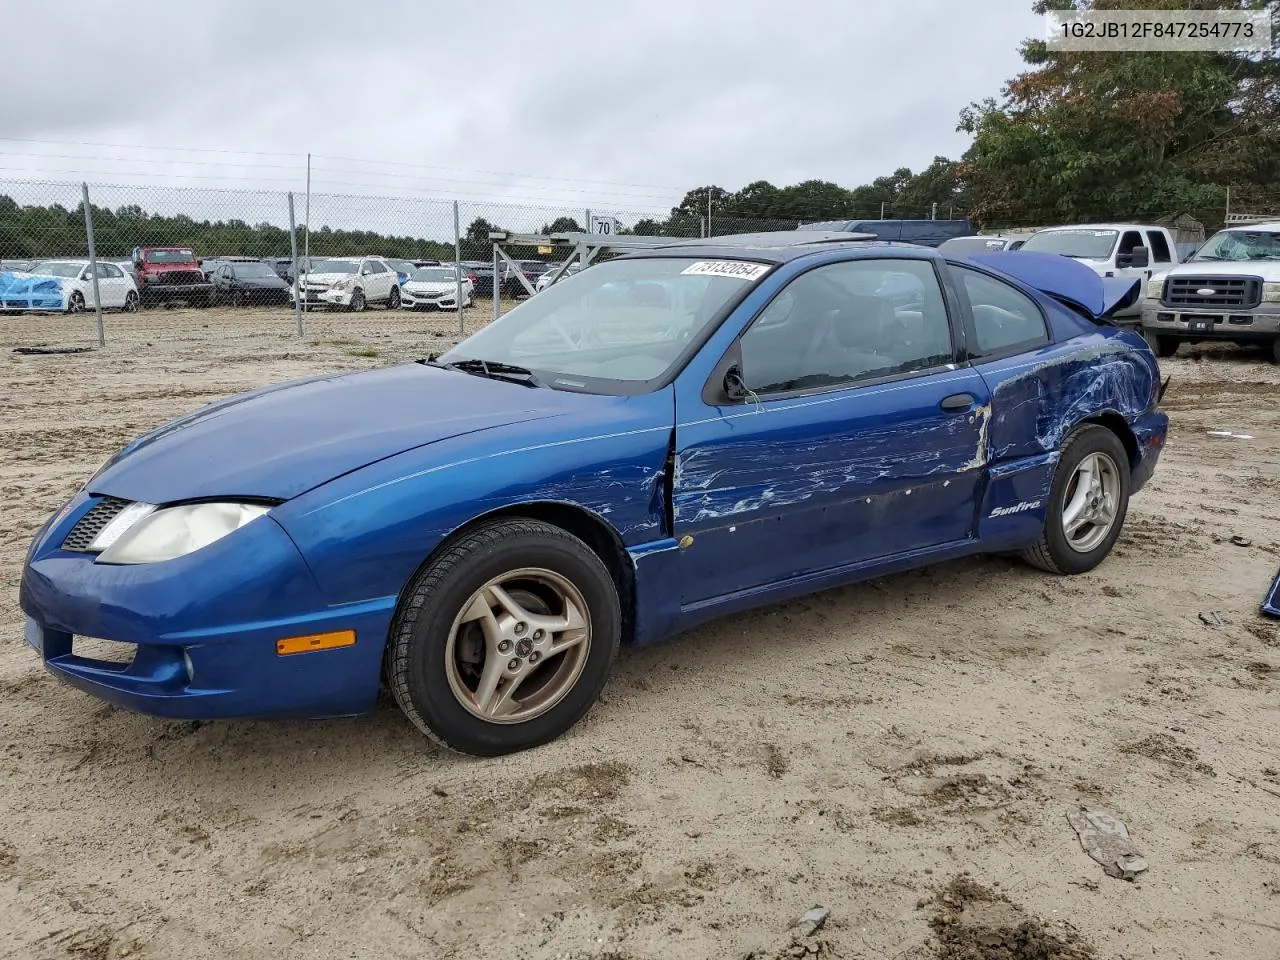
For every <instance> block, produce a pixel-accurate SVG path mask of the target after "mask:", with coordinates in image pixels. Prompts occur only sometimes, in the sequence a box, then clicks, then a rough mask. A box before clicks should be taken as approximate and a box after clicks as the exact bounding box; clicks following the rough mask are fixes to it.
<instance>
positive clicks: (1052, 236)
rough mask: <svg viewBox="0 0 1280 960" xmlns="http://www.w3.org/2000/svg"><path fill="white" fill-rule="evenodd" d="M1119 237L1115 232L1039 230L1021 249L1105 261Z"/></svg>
mask: <svg viewBox="0 0 1280 960" xmlns="http://www.w3.org/2000/svg"><path fill="white" fill-rule="evenodd" d="M1119 235H1120V234H1119V233H1118V232H1117V231H1115V230H1041V231H1040V232H1039V233H1037V234H1035V235H1034V236H1032V237H1031V239H1029V240H1028V241H1027V242H1026V243H1024V244H1023V245H1022V249H1023V250H1034V251H1036V252H1037V253H1060V254H1062V256H1064V257H1080V258H1082V259H1084V260H1106V259H1107V258H1108V257H1110V256H1111V250H1112V248H1113V247H1114V246H1115V245H1116V238H1117V237H1118V236H1119Z"/></svg>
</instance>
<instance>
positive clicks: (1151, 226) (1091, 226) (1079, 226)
mask: <svg viewBox="0 0 1280 960" xmlns="http://www.w3.org/2000/svg"><path fill="white" fill-rule="evenodd" d="M1135 229H1138V230H1163V229H1164V228H1163V227H1162V226H1160V224H1158V223H1137V222H1134V223H1061V224H1058V225H1057V226H1056V227H1041V228H1040V229H1039V230H1037V231H1036V233H1049V232H1050V231H1052V230H1135Z"/></svg>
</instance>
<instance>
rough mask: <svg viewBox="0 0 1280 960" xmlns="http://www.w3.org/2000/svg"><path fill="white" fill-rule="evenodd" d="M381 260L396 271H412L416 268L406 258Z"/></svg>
mask: <svg viewBox="0 0 1280 960" xmlns="http://www.w3.org/2000/svg"><path fill="white" fill-rule="evenodd" d="M383 262H384V263H385V264H386V265H387V266H389V267H390V268H391V269H392V270H394V271H395V272H396V273H413V271H414V270H417V269H418V268H417V267H416V266H414V265H413V264H412V263H410V262H409V261H408V260H384V261H383Z"/></svg>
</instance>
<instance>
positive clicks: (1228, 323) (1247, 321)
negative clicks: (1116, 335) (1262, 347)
mask: <svg viewBox="0 0 1280 960" xmlns="http://www.w3.org/2000/svg"><path fill="white" fill-rule="evenodd" d="M1142 329H1143V331H1147V332H1151V333H1154V334H1159V335H1161V336H1175V337H1186V338H1187V339H1192V340H1265V341H1269V340H1274V339H1276V338H1277V337H1280V303H1270V302H1264V303H1261V304H1259V305H1258V306H1256V307H1253V308H1251V309H1245V308H1243V307H1234V308H1232V307H1218V308H1213V309H1206V308H1196V307H1176V306H1175V307H1166V306H1164V305H1163V304H1162V303H1160V302H1159V301H1155V300H1148V301H1145V302H1144V303H1143V305H1142Z"/></svg>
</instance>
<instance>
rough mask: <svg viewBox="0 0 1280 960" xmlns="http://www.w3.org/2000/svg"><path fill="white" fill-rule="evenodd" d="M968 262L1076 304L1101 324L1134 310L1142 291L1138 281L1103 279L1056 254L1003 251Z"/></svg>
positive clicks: (1080, 265) (1072, 258) (1120, 278)
mask: <svg viewBox="0 0 1280 960" xmlns="http://www.w3.org/2000/svg"><path fill="white" fill-rule="evenodd" d="M968 259H970V260H972V261H973V262H974V263H978V264H982V265H983V266H986V267H991V268H993V269H995V270H999V271H1000V272H1001V273H1004V274H1006V275H1008V276H1010V277H1013V278H1014V279H1015V280H1021V281H1022V282H1023V283H1025V284H1026V285H1027V286H1029V287H1034V288H1035V289H1037V290H1039V291H1040V292H1041V293H1045V294H1048V295H1049V296H1051V297H1054V298H1056V299H1058V300H1063V301H1066V302H1067V303H1071V304H1074V305H1075V306H1077V307H1079V308H1080V309H1082V310H1084V311H1085V312H1086V313H1088V314H1089V316H1091V317H1093V318H1095V319H1098V320H1101V319H1102V318H1104V317H1109V316H1111V315H1113V314H1115V313H1117V312H1118V311H1120V310H1123V309H1125V308H1126V307H1130V306H1132V305H1133V304H1134V303H1135V302H1136V301H1137V298H1138V296H1139V295H1140V293H1141V289H1142V288H1141V284H1140V282H1139V280H1138V279H1137V278H1136V277H1103V276H1100V275H1099V274H1098V273H1097V272H1096V271H1095V270H1092V269H1090V268H1089V267H1088V266H1086V265H1085V264H1083V263H1081V262H1080V261H1079V260H1077V259H1075V258H1074V257H1063V256H1059V255H1058V254H1056V253H1037V252H1035V251H1029V250H1003V251H1000V252H999V253H974V254H970V255H969V257H968Z"/></svg>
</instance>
